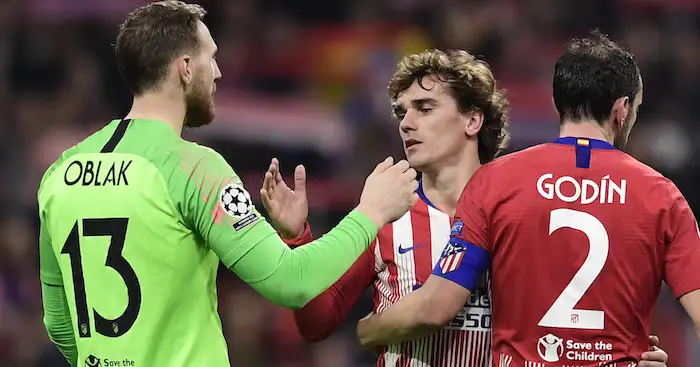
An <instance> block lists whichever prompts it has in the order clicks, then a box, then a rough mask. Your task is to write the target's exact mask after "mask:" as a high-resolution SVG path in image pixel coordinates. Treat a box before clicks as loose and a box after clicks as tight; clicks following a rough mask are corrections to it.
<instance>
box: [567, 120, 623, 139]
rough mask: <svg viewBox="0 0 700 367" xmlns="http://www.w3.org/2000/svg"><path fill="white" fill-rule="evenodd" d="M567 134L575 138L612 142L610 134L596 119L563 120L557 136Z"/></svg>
mask: <svg viewBox="0 0 700 367" xmlns="http://www.w3.org/2000/svg"><path fill="white" fill-rule="evenodd" d="M567 136H573V137H576V138H588V139H597V140H603V141H607V142H608V143H610V144H612V143H613V140H614V139H613V136H612V134H608V132H607V131H605V128H603V127H602V126H600V124H599V123H598V122H597V121H593V120H591V121H588V120H584V121H575V122H574V121H569V120H564V121H563V122H562V124H561V127H560V128H559V137H560V138H565V137H567Z"/></svg>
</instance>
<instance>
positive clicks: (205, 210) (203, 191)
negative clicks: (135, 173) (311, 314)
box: [168, 144, 377, 309]
mask: <svg viewBox="0 0 700 367" xmlns="http://www.w3.org/2000/svg"><path fill="white" fill-rule="evenodd" d="M175 158H177V160H178V161H179V162H180V167H181V169H180V170H179V171H177V172H175V173H174V174H173V175H170V176H169V177H170V180H169V182H168V184H169V186H170V190H171V192H172V193H173V195H172V197H173V198H174V199H175V205H176V206H177V208H178V209H179V210H180V213H181V215H182V217H183V220H184V222H185V223H186V225H187V226H188V227H190V228H191V229H192V230H193V231H194V232H195V233H196V234H197V235H198V237H200V238H202V239H203V240H204V242H205V243H206V245H207V246H208V247H209V248H210V249H212V250H213V251H214V252H215V253H216V254H217V255H218V257H219V259H221V261H222V262H223V263H224V265H226V266H227V267H228V268H229V269H231V270H233V271H234V272H235V273H236V274H237V275H238V276H239V277H240V278H241V279H242V280H244V281H245V282H246V283H248V284H250V285H251V286H252V287H253V288H255V290H257V291H258V292H259V293H260V294H262V295H263V296H264V297H265V298H267V299H269V300H270V301H272V302H274V303H276V304H279V305H282V306H285V307H287V308H292V309H298V308H300V307H302V306H304V305H305V304H306V303H308V302H309V301H311V300H312V299H313V298H315V297H316V296H318V295H319V294H321V292H323V291H324V290H326V289H328V288H329V287H330V286H331V285H332V284H333V283H335V282H336V281H337V280H338V279H339V278H340V277H341V276H342V275H343V273H345V272H346V271H347V270H348V269H349V268H350V266H351V265H352V264H353V263H354V262H355V260H357V258H358V257H360V255H361V254H362V253H363V252H364V251H365V250H366V249H367V248H368V247H369V244H370V243H371V242H372V240H373V239H374V237H375V236H376V235H377V224H375V223H374V222H372V221H371V220H370V219H369V218H368V217H367V216H366V215H364V214H362V213H360V212H359V211H353V212H351V213H350V214H349V215H348V216H347V217H345V219H343V220H342V221H341V222H340V223H339V224H338V225H337V226H336V227H335V228H334V229H333V230H332V231H330V232H329V233H328V234H326V235H325V236H323V237H321V238H319V239H318V240H315V241H313V242H311V243H309V244H307V245H305V246H302V247H300V248H297V249H294V250H291V249H290V248H289V247H288V246H287V245H286V244H285V243H284V242H283V241H282V239H281V238H280V237H279V236H278V235H277V233H276V232H275V230H274V229H273V228H272V226H271V225H270V224H269V223H268V222H267V221H266V220H264V219H263V218H262V216H261V215H260V213H258V211H257V210H256V209H255V208H254V206H253V203H252V200H251V198H250V195H249V194H248V192H247V191H246V190H245V188H244V186H243V183H242V182H241V180H240V178H239V177H238V176H237V175H236V173H235V172H233V169H232V168H231V166H229V165H228V163H226V161H225V160H224V159H223V157H221V156H220V155H219V154H218V153H216V152H214V151H213V150H211V149H208V148H205V147H202V146H199V145H196V144H193V145H187V146H185V148H184V150H183V154H180V155H179V156H176V157H175Z"/></svg>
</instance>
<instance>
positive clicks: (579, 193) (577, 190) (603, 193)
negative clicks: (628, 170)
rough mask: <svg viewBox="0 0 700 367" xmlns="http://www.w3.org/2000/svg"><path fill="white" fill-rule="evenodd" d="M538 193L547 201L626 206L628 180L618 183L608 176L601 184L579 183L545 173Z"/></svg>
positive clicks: (584, 181) (566, 177) (541, 178)
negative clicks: (556, 200)
mask: <svg viewBox="0 0 700 367" xmlns="http://www.w3.org/2000/svg"><path fill="white" fill-rule="evenodd" d="M537 192H538V193H539V194H540V195H541V196H542V197H543V198H545V199H549V200H554V199H555V198H556V199H559V200H561V201H564V202H567V203H574V202H580V203H581V204H591V203H600V204H613V203H620V204H624V203H625V198H626V196H627V180H625V179H624V178H623V179H621V180H620V182H619V183H618V182H615V181H614V180H612V179H610V175H606V176H604V177H603V178H602V179H601V180H600V182H596V181H593V180H588V179H585V178H584V179H582V180H581V181H580V182H579V181H577V180H576V179H575V178H573V177H571V176H561V177H554V175H553V174H551V173H545V174H544V175H542V176H540V178H539V179H538V180H537Z"/></svg>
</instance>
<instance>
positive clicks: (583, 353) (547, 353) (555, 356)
mask: <svg viewBox="0 0 700 367" xmlns="http://www.w3.org/2000/svg"><path fill="white" fill-rule="evenodd" d="M612 349H613V345H612V343H608V342H604V341H600V340H599V341H591V342H588V341H586V342H580V341H576V340H570V339H566V340H565V339H562V338H560V337H558V336H556V335H554V334H547V335H545V336H543V337H541V338H539V340H538V341H537V354H539V356H540V358H542V359H543V360H544V361H545V362H551V363H554V362H559V361H560V360H565V361H567V363H568V362H609V361H612V359H613V356H612V353H611V351H612Z"/></svg>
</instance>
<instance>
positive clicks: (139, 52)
mask: <svg viewBox="0 0 700 367" xmlns="http://www.w3.org/2000/svg"><path fill="white" fill-rule="evenodd" d="M205 14H206V11H205V10H204V9H203V8H202V7H201V6H199V5H196V4H186V3H184V2H182V1H170V0H168V1H158V2H154V3H151V4H148V5H144V6H142V7H140V8H138V9H136V10H134V11H133V12H132V13H131V14H129V16H128V17H127V18H126V20H125V21H124V23H122V24H121V25H120V26H119V34H118V35H117V41H116V43H115V47H114V51H115V54H116V57H117V66H118V68H119V72H120V73H121V75H122V78H124V82H126V84H127V86H128V87H129V89H131V92H132V93H134V95H139V94H141V93H143V92H145V91H147V90H149V89H155V88H158V86H159V84H160V82H161V81H162V80H163V79H165V77H166V75H167V72H168V65H169V64H170V63H171V62H172V61H173V60H175V59H176V58H177V57H179V56H180V55H182V54H184V53H189V52H192V53H194V52H197V51H198V48H199V41H198V38H197V23H198V21H199V20H201V19H202V18H203V17H204V15H205Z"/></svg>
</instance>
